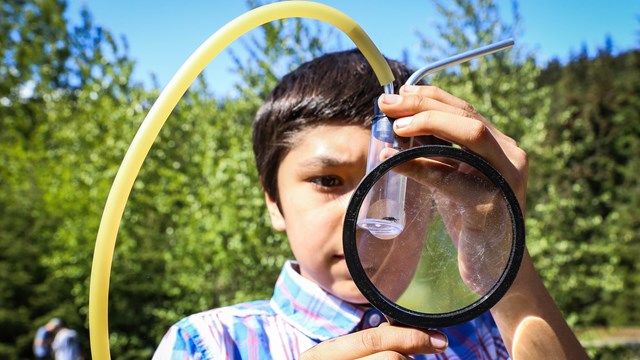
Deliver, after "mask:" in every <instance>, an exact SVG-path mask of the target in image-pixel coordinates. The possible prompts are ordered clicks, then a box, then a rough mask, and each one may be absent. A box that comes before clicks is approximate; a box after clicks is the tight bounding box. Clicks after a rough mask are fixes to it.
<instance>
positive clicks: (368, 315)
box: [362, 309, 387, 329]
mask: <svg viewBox="0 0 640 360" xmlns="http://www.w3.org/2000/svg"><path fill="white" fill-rule="evenodd" d="M386 321H387V319H385V318H384V316H383V315H382V313H381V312H380V311H379V310H378V309H369V310H367V311H365V313H364V316H363V318H362V328H363V329H369V328H372V327H377V326H379V325H380V324H382V323H383V322H386Z"/></svg>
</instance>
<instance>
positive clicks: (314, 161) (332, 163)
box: [298, 155, 355, 168]
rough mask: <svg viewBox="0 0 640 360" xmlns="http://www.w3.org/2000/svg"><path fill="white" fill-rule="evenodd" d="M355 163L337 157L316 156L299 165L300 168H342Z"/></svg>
mask: <svg viewBox="0 0 640 360" xmlns="http://www.w3.org/2000/svg"><path fill="white" fill-rule="evenodd" d="M354 163H355V161H352V160H348V159H346V158H338V157H335V156H326V155H321V156H314V157H312V158H309V159H305V160H304V161H301V162H299V163H298V166H300V167H309V168H313V167H340V166H351V165H353V164H354Z"/></svg>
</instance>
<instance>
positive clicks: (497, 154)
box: [394, 111, 513, 171]
mask: <svg viewBox="0 0 640 360" xmlns="http://www.w3.org/2000/svg"><path fill="white" fill-rule="evenodd" d="M394 130H395V132H396V134H398V135H400V136H405V137H410V136H417V135H434V136H436V137H438V138H440V139H443V140H446V141H450V142H452V143H454V144H458V145H460V146H462V147H464V148H466V149H468V150H470V151H472V152H474V153H476V154H478V155H479V156H480V157H482V158H484V159H485V160H487V161H489V162H490V163H491V164H493V165H494V166H495V167H496V168H498V169H499V170H502V171H505V170H508V171H512V169H511V168H512V167H513V165H512V164H511V162H510V160H509V159H508V158H507V156H506V155H505V153H504V152H503V151H496V150H497V149H502V147H501V146H500V144H498V142H497V140H496V139H495V138H494V137H493V134H492V133H491V131H490V130H489V129H488V128H487V126H486V125H485V124H484V123H483V122H482V121H479V120H476V119H471V118H467V117H463V116H457V115H452V114H449V113H444V112H440V111H425V112H421V113H418V114H416V115H414V116H411V117H406V118H401V119H397V120H396V121H395V122H394Z"/></svg>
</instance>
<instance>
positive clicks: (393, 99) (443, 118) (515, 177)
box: [379, 86, 528, 213]
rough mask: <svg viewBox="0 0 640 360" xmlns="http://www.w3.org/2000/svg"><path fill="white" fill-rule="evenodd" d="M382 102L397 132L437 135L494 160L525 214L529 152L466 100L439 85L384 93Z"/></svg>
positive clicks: (407, 134)
mask: <svg viewBox="0 0 640 360" xmlns="http://www.w3.org/2000/svg"><path fill="white" fill-rule="evenodd" d="M379 105H380V109H381V110H382V111H383V112H384V113H385V114H387V116H390V117H392V118H395V119H396V121H395V122H394V130H395V132H396V134H398V135H400V136H404V137H411V136H420V135H433V136H436V137H438V138H440V139H442V140H446V141H449V142H451V143H454V144H457V145H460V146H462V147H463V148H465V149H467V150H469V151H471V152H473V153H475V154H477V155H479V156H480V157H482V158H484V159H485V160H486V161H488V162H489V163H491V165H493V167H494V168H495V169H496V170H498V172H500V174H502V176H504V177H505V179H506V180H507V182H508V183H509V185H510V186H511V188H512V189H513V191H514V192H515V194H516V197H517V198H518V202H519V203H520V207H521V209H522V211H523V213H524V210H525V209H524V208H525V194H526V187H527V178H528V159H527V155H526V153H525V152H524V150H522V149H520V148H519V147H518V144H517V143H516V142H515V141H514V140H513V139H511V138H510V137H508V136H506V135H505V134H503V133H501V132H500V131H499V130H498V129H496V128H495V127H494V126H493V125H492V124H491V123H490V122H489V121H487V120H486V119H485V118H484V117H482V115H480V114H479V113H478V112H477V111H476V110H475V109H474V108H473V107H472V106H471V105H470V104H468V103H467V102H466V101H464V100H461V99H459V98H457V97H455V96H453V95H451V94H449V93H447V92H446V91H444V90H442V89H440V88H437V87H435V86H403V87H402V88H401V89H400V95H388V94H385V95H383V96H381V97H380V100H379Z"/></svg>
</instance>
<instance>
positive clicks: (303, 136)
mask: <svg viewBox="0 0 640 360" xmlns="http://www.w3.org/2000/svg"><path fill="white" fill-rule="evenodd" d="M370 134H371V132H370V131H369V130H367V129H363V128H361V127H359V126H351V125H350V126H344V125H321V126H318V127H314V128H311V129H307V130H305V131H303V132H302V133H300V134H299V135H298V137H297V139H296V142H295V145H294V147H293V148H292V149H291V150H290V151H289V153H288V154H287V155H286V156H285V158H284V159H283V160H282V162H281V163H280V167H279V168H278V192H279V195H280V204H281V209H282V212H281V211H280V209H278V206H277V205H276V203H275V202H274V201H273V200H272V199H270V198H269V196H267V207H268V209H269V214H270V216H271V222H272V224H273V226H274V228H275V229H276V230H280V231H286V233H287V237H288V239H289V243H290V245H291V250H292V251H293V254H294V256H295V257H296V260H298V262H299V264H300V272H301V275H302V276H304V277H305V278H308V279H310V280H311V281H313V282H315V283H316V284H318V285H320V286H321V287H322V288H323V289H325V290H326V291H328V292H330V293H332V294H333V295H336V296H337V297H339V298H341V299H343V300H345V301H348V302H353V303H363V302H366V300H365V298H364V297H363V296H362V294H361V293H360V291H359V290H358V289H357V287H356V285H355V284H354V282H353V280H352V278H351V275H350V274H349V270H348V269H347V264H346V262H345V258H344V251H343V249H342V224H343V221H344V215H345V212H346V209H347V206H348V204H349V199H350V198H351V193H352V192H353V190H355V188H356V187H357V186H358V183H359V182H360V180H361V179H362V178H363V177H364V175H365V170H366V165H367V151H368V148H369V138H370Z"/></svg>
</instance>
